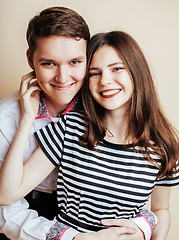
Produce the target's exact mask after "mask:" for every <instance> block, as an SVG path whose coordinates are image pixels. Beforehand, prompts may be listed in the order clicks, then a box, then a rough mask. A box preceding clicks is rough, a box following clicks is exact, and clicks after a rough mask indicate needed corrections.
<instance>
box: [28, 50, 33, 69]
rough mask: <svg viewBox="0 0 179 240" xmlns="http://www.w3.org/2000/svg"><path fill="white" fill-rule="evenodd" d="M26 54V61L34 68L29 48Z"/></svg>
mask: <svg viewBox="0 0 179 240" xmlns="http://www.w3.org/2000/svg"><path fill="white" fill-rule="evenodd" d="M26 56H27V61H28V64H29V66H30V67H31V68H32V70H34V64H33V60H32V57H31V56H30V51H29V49H27V52H26Z"/></svg>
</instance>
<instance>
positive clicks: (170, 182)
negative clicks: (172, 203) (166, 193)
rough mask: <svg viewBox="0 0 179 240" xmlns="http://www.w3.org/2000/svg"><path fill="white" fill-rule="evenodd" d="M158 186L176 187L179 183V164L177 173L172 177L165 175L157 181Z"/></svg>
mask: <svg viewBox="0 0 179 240" xmlns="http://www.w3.org/2000/svg"><path fill="white" fill-rule="evenodd" d="M156 185H157V186H165V187H174V186H177V185H179V166H178V167H177V173H175V174H173V175H172V177H171V178H166V177H163V178H161V179H159V180H157V182H156Z"/></svg>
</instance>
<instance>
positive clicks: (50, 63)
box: [41, 62, 55, 66]
mask: <svg viewBox="0 0 179 240" xmlns="http://www.w3.org/2000/svg"><path fill="white" fill-rule="evenodd" d="M41 65H42V66H54V65H55V64H54V63H52V62H44V63H42V64H41Z"/></svg>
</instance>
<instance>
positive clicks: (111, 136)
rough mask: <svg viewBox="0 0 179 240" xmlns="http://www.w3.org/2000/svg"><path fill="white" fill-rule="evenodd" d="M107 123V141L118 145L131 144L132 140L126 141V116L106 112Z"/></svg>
mask: <svg viewBox="0 0 179 240" xmlns="http://www.w3.org/2000/svg"><path fill="white" fill-rule="evenodd" d="M105 122H106V126H107V131H106V136H105V138H104V139H105V140H107V141H109V142H112V143H116V144H129V143H131V142H132V141H131V139H130V138H127V139H126V132H127V126H128V124H127V118H126V117H125V114H121V113H116V112H112V111H110V112H106V116H105Z"/></svg>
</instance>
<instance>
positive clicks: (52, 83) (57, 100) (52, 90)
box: [0, 7, 150, 240]
mask: <svg viewBox="0 0 179 240" xmlns="http://www.w3.org/2000/svg"><path fill="white" fill-rule="evenodd" d="M89 38H90V33H89V29H88V26H87V24H86V22H85V21H84V19H83V18H82V17H81V16H80V15H79V14H77V13H76V12H74V11H73V10H71V9H68V8H63V7H54V8H49V9H45V10H44V11H42V12H41V13H40V14H39V15H37V16H35V17H34V18H33V19H32V20H31V21H30V22H29V26H28V29H27V42H28V45H29V49H28V50H27V59H28V63H29V65H30V67H31V68H32V70H33V71H32V72H31V73H28V74H27V75H25V76H24V77H23V78H22V85H21V88H25V89H24V92H28V94H29V93H31V91H29V90H28V91H27V89H29V88H30V86H31V82H32V81H33V79H37V83H38V86H39V87H40V89H41V90H42V91H41V92H40V104H39V111H38V114H37V117H36V120H35V122H34V125H33V127H32V129H31V135H30V137H29V140H28V144H27V147H26V152H25V155H24V162H25V161H26V160H27V159H28V158H29V157H30V155H31V154H32V153H33V152H34V150H35V149H36V148H37V143H36V141H35V138H34V135H33V133H34V132H35V131H36V130H38V129H39V128H41V127H43V126H45V125H47V124H48V123H49V122H51V121H54V122H56V121H58V115H59V114H65V113H66V112H68V111H70V110H71V109H78V108H79V107H80V102H79V98H78V92H79V90H80V88H81V86H82V83H83V78H84V76H85V72H86V46H87V42H88V40H89ZM32 85H36V80H35V82H34V83H33V84H32ZM26 88H27V89H26ZM20 116H21V110H20V101H19V93H18V92H16V93H13V94H11V95H9V96H7V97H6V98H4V99H3V100H2V101H1V103H0V143H1V151H0V167H1V166H2V164H3V162H4V159H5V157H6V154H7V152H8V150H9V147H10V145H11V143H12V141H13V138H14V136H15V133H16V130H17V128H18V125H19V121H20ZM56 181H57V175H56V171H53V173H52V174H50V175H49V176H48V178H46V179H45V180H44V181H43V182H42V183H41V184H40V185H39V186H38V187H37V188H36V189H34V190H33V191H32V192H30V193H29V194H28V195H27V197H26V199H27V201H28V203H29V204H30V208H32V209H35V210H36V211H37V212H38V214H39V215H40V216H43V217H38V214H37V212H36V211H34V210H30V209H28V203H27V201H26V200H25V199H21V200H20V201H18V202H17V203H15V204H13V205H11V206H1V207H0V232H2V233H4V234H6V235H7V237H9V238H10V239H13V240H18V239H25V240H35V239H42V238H40V237H39V236H41V228H40V226H43V231H45V233H44V236H45V235H46V233H47V232H48V230H49V229H50V227H51V226H52V225H53V223H54V222H53V220H52V219H53V218H54V216H55V215H56V213H57V208H56V207H57V206H56V203H57V201H56V191H55V190H56ZM44 217H45V218H44ZM46 218H47V219H49V220H47V219H46ZM138 219H140V222H142V224H143V222H144V223H146V222H145V220H144V219H141V218H138ZM129 222H130V221H128V222H125V223H124V226H128V225H129V226H131V225H130V223H129ZM107 224H109V223H108V222H107ZM113 224H114V222H112V224H111V225H113ZM116 224H117V225H118V222H117V223H116ZM119 224H121V222H120V223H119ZM132 224H134V223H133V222H132ZM44 226H45V228H44ZM132 226H134V225H132ZM148 228H149V226H147V229H148ZM44 229H45V230H44ZM149 232H150V231H149ZM76 234H77V231H75V230H74V229H72V228H70V229H69V230H68V231H66V235H65V236H63V239H68V240H70V239H72V237H74V236H75V235H76ZM138 234H139V235H138ZM140 234H141V232H140V230H139V229H138V232H137V231H136V233H135V235H133V239H134V240H135V239H139V238H138V236H140ZM0 238H1V240H4V239H7V238H6V237H5V236H4V235H2V236H0ZM91 240H92V238H91Z"/></svg>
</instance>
